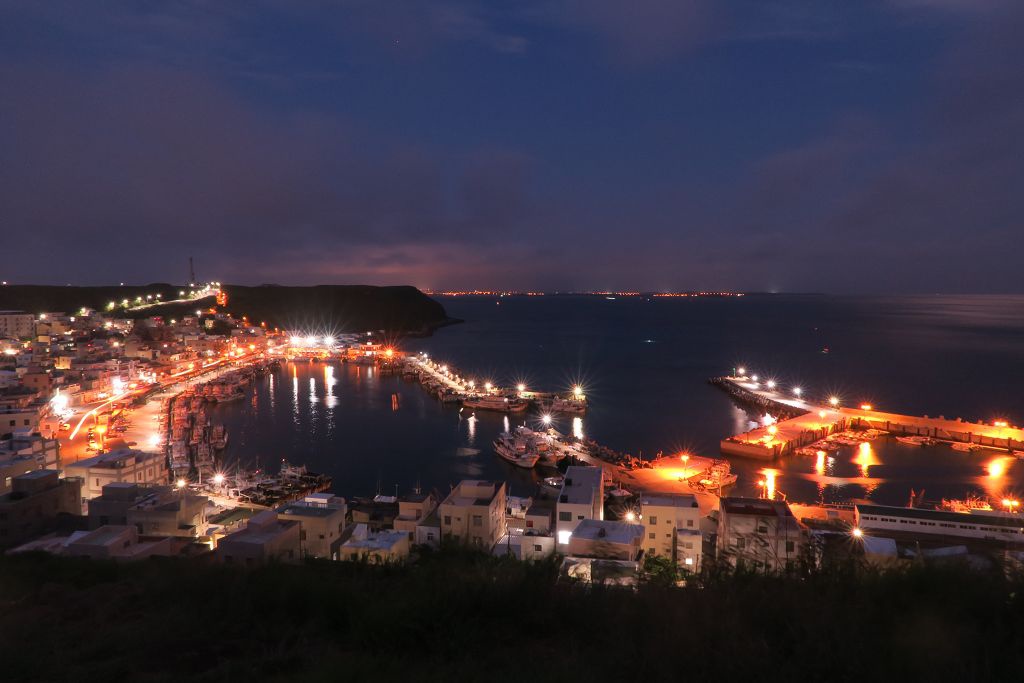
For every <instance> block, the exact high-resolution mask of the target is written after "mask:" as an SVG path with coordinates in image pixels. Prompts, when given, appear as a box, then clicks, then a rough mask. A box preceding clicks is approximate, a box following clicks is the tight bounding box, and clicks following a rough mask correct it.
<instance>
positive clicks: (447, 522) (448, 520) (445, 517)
mask: <svg viewBox="0 0 1024 683" xmlns="http://www.w3.org/2000/svg"><path fill="white" fill-rule="evenodd" d="M444 523H445V524H447V525H451V523H452V518H451V515H445V516H444Z"/></svg>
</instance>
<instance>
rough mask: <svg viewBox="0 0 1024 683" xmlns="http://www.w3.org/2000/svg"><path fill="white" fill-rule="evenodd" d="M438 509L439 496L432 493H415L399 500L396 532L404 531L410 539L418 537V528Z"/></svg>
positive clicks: (395, 522)
mask: <svg viewBox="0 0 1024 683" xmlns="http://www.w3.org/2000/svg"><path fill="white" fill-rule="evenodd" d="M436 508H437V496H435V495H434V494H433V493H432V492H431V493H413V494H410V495H408V496H402V497H401V498H399V499H398V516H397V517H395V521H394V526H395V531H404V532H406V533H408V534H409V539H410V540H412V539H414V538H415V537H416V527H417V526H418V525H419V523H420V522H421V521H423V520H424V519H426V517H427V515H429V514H430V513H431V512H433V511H434V510H435V509H436Z"/></svg>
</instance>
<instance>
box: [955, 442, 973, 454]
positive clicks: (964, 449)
mask: <svg viewBox="0 0 1024 683" xmlns="http://www.w3.org/2000/svg"><path fill="white" fill-rule="evenodd" d="M949 447H950V448H952V449H953V450H954V451H960V452H961V453H973V452H974V451H976V450H978V448H979V446H978V444H975V443H962V442H960V441H954V442H953V443H951V444H949Z"/></svg>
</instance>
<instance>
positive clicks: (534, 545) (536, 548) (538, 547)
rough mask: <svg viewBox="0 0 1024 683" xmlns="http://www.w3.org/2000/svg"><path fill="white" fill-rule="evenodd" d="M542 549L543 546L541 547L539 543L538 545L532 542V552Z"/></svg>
mask: <svg viewBox="0 0 1024 683" xmlns="http://www.w3.org/2000/svg"><path fill="white" fill-rule="evenodd" d="M542 550H544V548H543V547H541V545H540V544H538V543H534V544H533V551H534V552H537V553H539V552H541V551H542Z"/></svg>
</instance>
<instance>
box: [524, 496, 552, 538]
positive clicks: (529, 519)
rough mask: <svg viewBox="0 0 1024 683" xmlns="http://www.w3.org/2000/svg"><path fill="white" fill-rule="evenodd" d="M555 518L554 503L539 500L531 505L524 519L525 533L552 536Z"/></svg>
mask: <svg viewBox="0 0 1024 683" xmlns="http://www.w3.org/2000/svg"><path fill="white" fill-rule="evenodd" d="M554 518H555V504H554V503H553V502H552V501H549V500H544V499H538V500H535V501H533V503H531V504H530V507H529V508H528V509H527V510H526V516H525V518H524V519H523V523H524V526H523V531H524V533H530V532H536V533H541V534H551V533H553V532H552V527H553V520H554Z"/></svg>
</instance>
